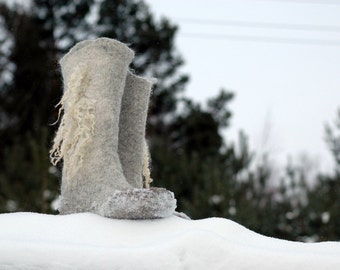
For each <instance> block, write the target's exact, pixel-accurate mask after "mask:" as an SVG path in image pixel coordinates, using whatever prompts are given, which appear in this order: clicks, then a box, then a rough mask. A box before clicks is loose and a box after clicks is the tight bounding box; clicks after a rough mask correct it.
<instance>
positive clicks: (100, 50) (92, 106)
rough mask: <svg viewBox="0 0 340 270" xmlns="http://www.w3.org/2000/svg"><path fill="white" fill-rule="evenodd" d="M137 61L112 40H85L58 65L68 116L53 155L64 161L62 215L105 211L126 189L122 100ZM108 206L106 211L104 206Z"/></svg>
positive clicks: (127, 187) (55, 143)
mask: <svg viewBox="0 0 340 270" xmlns="http://www.w3.org/2000/svg"><path fill="white" fill-rule="evenodd" d="M133 56H134V53H133V51H132V50H130V49H129V48H128V47H127V46H126V45H125V44H123V43H120V42H118V41H115V40H111V39H108V38H100V39H97V40H95V41H83V42H80V43H78V44H77V45H76V46H74V47H73V48H72V49H71V50H70V52H69V53H67V54H66V55H65V56H64V57H63V58H62V59H61V61H60V64H61V70H62V75H63V78H64V86H65V91H64V96H63V98H62V100H61V102H60V103H61V106H62V109H64V115H63V118H62V121H61V124H60V127H59V130H58V132H57V135H56V137H55V140H54V146H53V149H52V150H51V157H52V162H53V163H54V164H55V163H57V162H58V161H59V160H60V159H63V160H64V163H63V175H62V186H61V206H60V209H59V211H60V213H61V214H68V213H77V212H86V211H89V212H94V213H98V214H102V213H105V214H106V216H110V213H111V212H110V211H111V210H110V209H103V207H106V206H107V204H105V202H106V201H107V200H108V198H109V197H110V196H111V195H112V194H114V193H115V192H116V191H117V190H120V191H122V190H127V189H129V188H131V185H130V184H129V183H128V182H127V181H126V179H125V177H124V174H123V170H122V167H121V163H120V159H119V156H118V132H119V116H120V110H121V100H122V95H123V91H124V86H125V81H126V74H127V71H128V66H129V64H130V62H131V60H132V58H133ZM105 205H106V206H105Z"/></svg>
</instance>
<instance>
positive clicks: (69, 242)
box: [0, 213, 340, 270]
mask: <svg viewBox="0 0 340 270" xmlns="http://www.w3.org/2000/svg"><path fill="white" fill-rule="evenodd" d="M0 269H25V270H31V269H34V270H36V269H58V270H59V269H91V270H92V269H96V270H97V269H111V270H112V269H122V270H123V269H129V270H130V269H161V270H167V269H171V270H173V269H195V270H196V269H208V270H215V269H228V270H232V269H235V270H239V269H244V270H247V269H255V270H267V269H268V270H269V269H270V270H272V269H275V270H283V269H284V270H286V269H289V270H291V269H298V270H313V269H318V270H320V269H325V270H339V269H340V243H338V242H325V243H315V244H307V243H297V242H289V241H283V240H277V239H273V238H269V237H264V236H261V235H259V234H256V233H254V232H252V231H250V230H248V229H246V228H244V227H242V226H240V225H238V224H237V223H234V222H232V221H230V220H227V219H220V218H209V219H203V220H196V221H193V220H186V219H182V218H179V217H175V216H173V217H170V218H167V219H161V220H144V221H131V220H130V221H128V220H114V219H107V218H103V217H100V216H97V215H94V214H89V213H83V214H73V215H67V216H53V215H42V214H36V213H15V214H2V215H0Z"/></svg>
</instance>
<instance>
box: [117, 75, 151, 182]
mask: <svg viewBox="0 0 340 270" xmlns="http://www.w3.org/2000/svg"><path fill="white" fill-rule="evenodd" d="M152 85H153V81H152V80H148V79H145V78H142V77H139V76H136V75H134V74H132V73H131V72H129V73H128V74H127V76H126V83H125V90H124V94H123V100H122V109H121V113H120V121H119V145H118V154H119V157H120V161H121V163H122V167H123V172H124V175H125V178H126V180H127V181H128V182H129V183H130V185H131V186H133V187H135V188H142V187H143V179H142V171H143V162H144V163H147V162H148V159H149V157H148V150H147V145H146V142H145V125H146V118H147V114H148V105H149V99H150V93H151V88H152ZM144 165H145V166H146V167H145V168H144V172H145V170H148V168H147V167H148V165H147V164H144ZM144 174H147V173H144ZM146 177H149V176H148V175H146ZM149 181H150V180H149V179H146V182H149Z"/></svg>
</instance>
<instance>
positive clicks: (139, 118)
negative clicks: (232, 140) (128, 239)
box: [110, 72, 176, 219]
mask: <svg viewBox="0 0 340 270" xmlns="http://www.w3.org/2000/svg"><path fill="white" fill-rule="evenodd" d="M154 82H155V80H148V79H146V78H142V77H139V76H136V75H134V74H132V73H131V72H129V73H128V74H127V77H126V83H125V90H124V94H123V99H122V109H121V113H120V121H119V144H118V154H119V157H120V160H121V163H122V167H123V172H124V175H125V178H126V179H127V181H128V182H129V183H130V185H131V186H133V187H134V188H135V189H133V190H128V191H122V192H119V193H117V196H112V197H111V198H110V200H111V204H112V205H122V206H125V207H126V208H127V209H128V210H126V209H124V208H122V209H120V210H119V209H117V207H116V210H117V212H116V216H123V215H124V214H126V213H125V212H126V211H128V218H131V219H146V218H149V219H150V218H160V217H167V216H170V215H172V214H173V213H174V210H175V208H176V199H175V197H174V194H173V193H172V192H170V191H168V190H166V189H164V188H151V189H150V188H149V184H150V182H151V181H152V179H151V178H150V170H149V150H148V146H147V143H146V141H145V125H146V118H147V113H148V104H149V98H150V93H151V88H152V85H153V84H154ZM142 175H143V176H144V181H145V183H144V186H145V187H146V188H142V187H143V177H142ZM125 218H126V217H125Z"/></svg>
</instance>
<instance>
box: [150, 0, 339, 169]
mask: <svg viewBox="0 0 340 270" xmlns="http://www.w3.org/2000/svg"><path fill="white" fill-rule="evenodd" d="M146 3H148V4H149V6H150V8H151V10H152V12H153V13H155V14H156V15H157V16H165V17H167V18H169V19H170V20H171V21H172V22H174V23H175V24H177V25H178V26H179V28H180V29H179V33H178V35H177V40H176V44H177V49H178V51H179V52H180V53H181V54H182V56H183V58H184V60H185V61H186V64H185V66H184V68H183V71H184V72H186V73H188V74H189V75H190V83H189V84H188V87H187V90H186V94H187V96H189V97H191V98H193V99H194V100H196V101H200V102H204V101H205V100H206V99H207V98H208V97H211V96H215V95H216V94H217V93H218V91H219V90H220V89H221V88H222V87H223V88H226V89H228V90H231V91H232V92H234V93H235V94H236V97H235V99H234V101H233V102H232V104H231V110H232V112H233V119H232V123H231V127H230V128H229V129H228V130H226V132H225V133H224V135H225V138H226V141H230V140H232V141H236V139H237V134H238V131H239V130H240V129H242V130H244V131H245V133H246V134H247V135H248V136H249V139H250V147H251V149H255V150H256V152H257V153H263V152H269V154H270V156H271V159H272V160H273V161H274V162H275V163H276V164H279V165H285V164H286V163H287V158H288V157H289V156H290V157H292V158H293V161H296V162H298V160H300V159H301V156H302V155H303V154H307V155H308V156H309V157H310V158H311V159H312V160H313V162H314V163H313V164H312V166H313V167H314V169H320V170H330V169H331V168H332V166H333V161H332V157H331V155H330V153H329V151H328V149H327V146H326V144H325V142H324V124H325V123H326V122H328V123H330V122H332V121H333V120H334V119H335V116H336V110H337V108H338V107H340V0H334V1H327V0H323V1H321V0H319V1H317V0H309V1H308V0H296V1H293V0H291V1H289V0H286V1H284V0H283V1H279V0H248V1H247V0H185V1H183V0H182V1H180V0H172V1H167V0H146ZM191 19H199V20H210V21H211V20H215V21H216V20H218V21H220V20H221V21H230V20H232V21H243V22H266V23H284V24H303V25H321V26H336V27H337V29H334V31H325V30H323V31H307V30H286V29H275V28H269V29H268V28H254V27H239V26H234V25H231V26H230V25H217V24H211V25H209V24H207V23H202V24H198V23H192V22H188V20H191ZM192 34H199V35H200V37H199V38H198V37H193V36H192ZM209 35H213V36H219V37H220V35H224V36H231V35H232V36H235V35H237V36H244V37H254V36H255V37H260V38H263V37H265V38H267V37H269V38H273V37H274V38H279V39H282V38H283V39H285V40H286V39H289V42H292V43H289V42H281V43H279V42H264V41H249V40H238V39H227V38H213V37H211V36H209ZM295 39H306V40H307V42H305V43H303V44H297V43H296V42H295V41H294V40H295ZM311 40H321V41H335V43H336V44H333V45H327V46H324V45H323V46H322V45H319V44H315V43H316V42H314V41H311ZM294 42H295V43H294ZM307 43H309V44H307ZM310 43H312V44H310Z"/></svg>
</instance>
